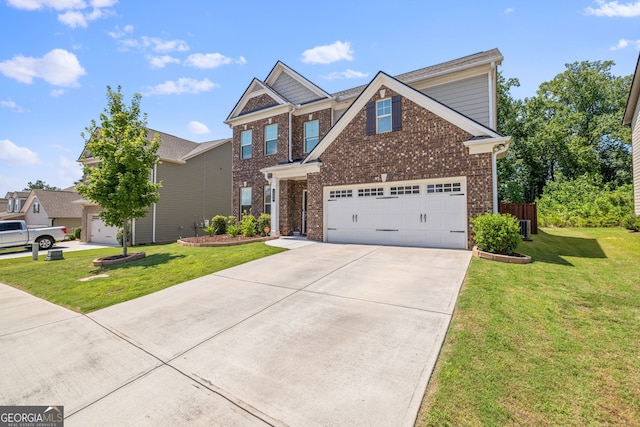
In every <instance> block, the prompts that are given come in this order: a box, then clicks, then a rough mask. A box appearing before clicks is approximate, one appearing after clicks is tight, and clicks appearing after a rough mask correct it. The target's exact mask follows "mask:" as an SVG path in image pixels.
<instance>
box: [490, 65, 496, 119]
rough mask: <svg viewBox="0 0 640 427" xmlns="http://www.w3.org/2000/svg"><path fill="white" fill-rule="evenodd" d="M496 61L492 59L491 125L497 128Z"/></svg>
mask: <svg viewBox="0 0 640 427" xmlns="http://www.w3.org/2000/svg"><path fill="white" fill-rule="evenodd" d="M495 77H496V63H495V61H491V70H490V71H489V112H490V114H489V127H490V128H491V129H493V130H496V125H497V123H496V115H497V111H496V100H495V96H496V78H495Z"/></svg>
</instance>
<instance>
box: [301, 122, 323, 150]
mask: <svg viewBox="0 0 640 427" xmlns="http://www.w3.org/2000/svg"><path fill="white" fill-rule="evenodd" d="M319 140H320V124H319V122H318V120H313V121H311V122H305V124H304V152H305V153H309V152H310V151H311V150H313V149H314V148H315V147H316V145H318V141H319Z"/></svg>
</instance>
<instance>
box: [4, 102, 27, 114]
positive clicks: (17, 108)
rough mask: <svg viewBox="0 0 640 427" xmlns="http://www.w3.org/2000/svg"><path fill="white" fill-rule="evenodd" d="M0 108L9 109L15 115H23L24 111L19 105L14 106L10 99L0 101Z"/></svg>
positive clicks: (14, 103)
mask: <svg viewBox="0 0 640 427" xmlns="http://www.w3.org/2000/svg"><path fill="white" fill-rule="evenodd" d="M0 107H1V108H8V109H10V110H12V111H15V112H17V113H23V112H24V111H25V109H24V108H22V107H21V106H20V105H18V104H16V102H15V101H13V100H11V99H9V100H2V101H0Z"/></svg>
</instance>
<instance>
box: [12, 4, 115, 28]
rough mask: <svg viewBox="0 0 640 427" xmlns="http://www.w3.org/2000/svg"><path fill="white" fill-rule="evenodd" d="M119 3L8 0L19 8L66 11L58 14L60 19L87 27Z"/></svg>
mask: <svg viewBox="0 0 640 427" xmlns="http://www.w3.org/2000/svg"><path fill="white" fill-rule="evenodd" d="M117 3H118V1H117V0H91V1H90V2H89V4H87V3H86V2H85V1H84V0H8V1H7V4H9V5H10V6H13V7H15V8H17V9H23V10H42V9H54V10H58V11H64V12H63V13H60V14H59V15H58V21H60V22H61V23H63V24H65V25H67V26H69V27H71V28H76V27H83V28H86V27H87V26H88V23H89V22H90V21H95V20H96V19H100V18H103V17H105V16H107V15H110V14H112V12H111V11H110V10H109V9H107V8H109V7H112V6H114V5H116V4H117Z"/></svg>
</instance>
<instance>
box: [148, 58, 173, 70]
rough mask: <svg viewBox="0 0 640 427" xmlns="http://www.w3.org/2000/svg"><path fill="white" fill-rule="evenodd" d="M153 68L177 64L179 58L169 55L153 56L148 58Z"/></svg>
mask: <svg viewBox="0 0 640 427" xmlns="http://www.w3.org/2000/svg"><path fill="white" fill-rule="evenodd" d="M149 63H150V64H151V67H153V68H164V67H166V65H167V64H179V63H180V60H179V59H178V58H174V57H173V56H169V55H162V56H153V57H151V58H150V59H149Z"/></svg>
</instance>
